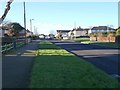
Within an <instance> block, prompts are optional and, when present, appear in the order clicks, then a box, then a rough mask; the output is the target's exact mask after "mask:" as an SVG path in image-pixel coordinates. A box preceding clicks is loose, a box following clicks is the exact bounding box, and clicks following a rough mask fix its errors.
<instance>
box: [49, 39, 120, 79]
mask: <svg viewBox="0 0 120 90" xmlns="http://www.w3.org/2000/svg"><path fill="white" fill-rule="evenodd" d="M51 42H53V43H54V44H56V45H58V46H60V47H62V48H64V49H66V50H68V51H69V52H71V53H73V54H75V55H77V56H78V57H80V58H83V59H84V60H86V61H88V62H90V63H92V64H94V65H95V66H96V67H98V68H99V69H101V70H103V71H105V72H106V73H107V74H109V75H111V76H113V77H115V78H117V79H119V81H120V72H118V68H120V61H119V60H118V58H119V55H120V54H119V50H118V49H116V48H110V47H104V46H98V45H90V44H81V43H78V42H73V41H72V42H71V41H51Z"/></svg>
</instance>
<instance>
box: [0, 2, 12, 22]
mask: <svg viewBox="0 0 120 90" xmlns="http://www.w3.org/2000/svg"><path fill="white" fill-rule="evenodd" d="M12 2H13V0H9V1H8V2H7V5H6V8H5V11H4V13H3V15H2V16H1V17H0V24H1V23H2V22H3V20H4V19H5V17H6V16H7V13H8V11H9V10H10V5H11V3H12Z"/></svg>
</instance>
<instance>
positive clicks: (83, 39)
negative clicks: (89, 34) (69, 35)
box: [74, 38, 90, 42]
mask: <svg viewBox="0 0 120 90" xmlns="http://www.w3.org/2000/svg"><path fill="white" fill-rule="evenodd" d="M74 40H75V41H80V42H86V41H90V38H74Z"/></svg>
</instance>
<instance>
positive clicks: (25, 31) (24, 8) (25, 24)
mask: <svg viewBox="0 0 120 90" xmlns="http://www.w3.org/2000/svg"><path fill="white" fill-rule="evenodd" d="M23 7H24V28H25V44H26V43H27V37H26V34H27V33H26V8H25V2H23Z"/></svg>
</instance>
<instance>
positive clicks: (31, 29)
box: [30, 19, 34, 32]
mask: <svg viewBox="0 0 120 90" xmlns="http://www.w3.org/2000/svg"><path fill="white" fill-rule="evenodd" d="M32 20H34V19H30V30H31V32H32Z"/></svg>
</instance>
